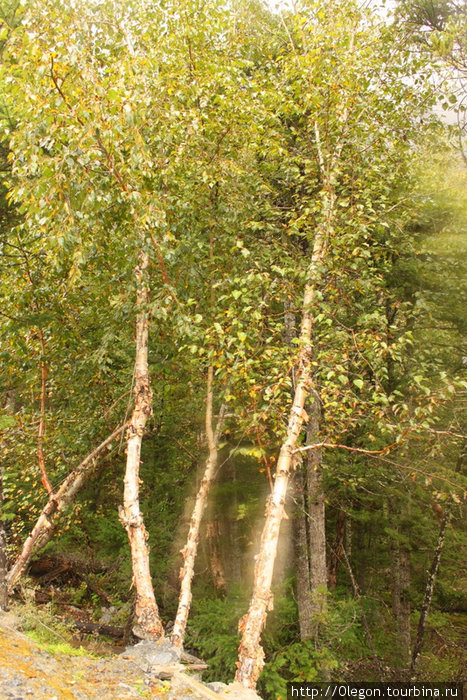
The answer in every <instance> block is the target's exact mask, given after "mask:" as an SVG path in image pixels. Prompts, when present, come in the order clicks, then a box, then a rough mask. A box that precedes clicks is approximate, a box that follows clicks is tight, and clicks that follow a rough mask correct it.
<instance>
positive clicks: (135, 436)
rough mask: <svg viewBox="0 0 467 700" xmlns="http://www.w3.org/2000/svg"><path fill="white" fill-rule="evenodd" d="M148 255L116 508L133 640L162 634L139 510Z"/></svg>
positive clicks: (139, 270) (148, 398)
mask: <svg viewBox="0 0 467 700" xmlns="http://www.w3.org/2000/svg"><path fill="white" fill-rule="evenodd" d="M148 264H149V256H148V254H147V253H146V252H144V251H141V252H140V254H139V263H138V265H137V267H136V270H135V277H136V285H137V293H136V308H137V316H136V339H135V372H134V383H135V384H134V395H135V403H134V407H133V414H132V416H131V419H130V425H129V428H128V431H127V460H126V470H125V478H124V489H123V507H121V508H120V509H119V515H120V520H121V522H122V525H123V527H124V528H125V530H126V531H127V535H128V540H129V542H130V550H131V564H132V571H133V585H134V586H135V590H136V604H135V617H136V625H135V626H134V628H133V632H134V634H136V636H137V637H142V638H147V639H158V638H159V637H162V636H163V634H164V629H163V627H162V622H161V619H160V616H159V609H158V607H157V603H156V598H155V596H154V589H153V586H152V580H151V572H150V569H149V547H148V545H147V539H148V533H147V531H146V528H145V526H144V521H143V516H142V513H141V510H140V507H139V468H140V463H141V443H142V439H143V433H144V428H145V426H146V422H147V419H148V418H149V416H150V415H151V413H152V392H151V386H150V377H149V367H148V333H149V318H148V311H147V304H148V301H149V289H148V286H147V282H146V270H147V267H148Z"/></svg>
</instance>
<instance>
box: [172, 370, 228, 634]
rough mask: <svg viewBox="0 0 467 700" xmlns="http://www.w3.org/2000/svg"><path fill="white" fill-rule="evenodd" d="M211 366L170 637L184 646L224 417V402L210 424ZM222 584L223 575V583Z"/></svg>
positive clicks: (211, 401) (211, 396)
mask: <svg viewBox="0 0 467 700" xmlns="http://www.w3.org/2000/svg"><path fill="white" fill-rule="evenodd" d="M213 374H214V371H213V368H212V366H211V367H209V369H208V381H207V396H206V437H207V442H208V449H209V454H208V458H207V460H206V467H205V470H204V474H203V478H202V480H201V484H200V486H199V489H198V493H197V495H196V500H195V505H194V508H193V513H192V516H191V520H190V529H189V531H188V537H187V542H186V545H185V546H184V548H183V549H182V550H181V554H182V557H183V565H182V567H181V569H180V596H179V602H178V609H177V614H176V616H175V622H174V626H173V630H172V634H171V641H172V643H173V644H174V645H175V646H177V647H183V642H184V639H185V631H186V625H187V621H188V615H189V613H190V606H191V598H192V593H191V582H192V579H193V576H194V567H195V559H196V554H197V551H198V542H199V530H200V526H201V520H202V517H203V513H204V511H205V509H206V502H207V496H208V493H209V489H210V487H211V484H212V481H213V478H214V476H215V473H216V468H217V461H218V456H217V444H218V442H219V435H220V432H221V428H222V424H223V421H224V413H225V406H224V405H223V406H222V408H221V410H220V413H219V418H218V421H217V425H216V428H215V430H214V429H213V425H212V406H213V386H212V384H213ZM223 585H224V586H225V579H224V584H223Z"/></svg>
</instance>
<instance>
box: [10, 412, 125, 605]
mask: <svg viewBox="0 0 467 700" xmlns="http://www.w3.org/2000/svg"><path fill="white" fill-rule="evenodd" d="M127 425H128V423H125V424H123V425H121V426H120V427H119V428H117V429H116V430H114V432H113V433H112V434H111V435H109V437H108V438H106V439H105V440H104V441H103V442H101V444H100V445H98V447H96V448H95V449H94V450H93V451H92V452H91V453H90V454H89V455H88V456H87V457H86V458H85V459H83V461H82V462H81V463H80V464H79V465H78V467H77V468H76V469H74V470H73V471H72V472H71V474H69V475H68V476H67V477H66V479H65V480H64V481H63V483H62V485H61V486H60V488H59V489H58V490H57V491H56V493H54V494H51V495H50V496H49V500H48V501H47V503H46V504H45V506H44V508H43V509H42V511H41V513H40V515H39V517H38V519H37V521H36V524H35V525H34V527H33V529H32V530H31V532H30V534H29V536H28V537H27V539H26V541H25V542H24V544H23V548H22V550H21V552H20V554H19V555H18V557H17V558H16V560H15V562H14V564H13V566H12V567H11V569H10V570H9V572H8V576H7V583H8V591H9V593H11V592H12V591H13V589H14V587H15V585H16V583H17V582H18V579H19V578H20V576H21V575H22V573H23V572H24V571H25V569H26V568H27V566H28V565H29V562H30V561H31V559H32V557H33V556H34V555H35V554H36V553H37V552H38V551H39V550H40V549H42V547H45V545H46V544H47V542H49V540H50V539H51V537H52V535H53V533H54V531H55V528H56V526H57V522H58V520H59V518H60V516H61V515H62V514H63V513H64V512H65V511H66V508H67V506H68V504H69V503H71V501H72V500H73V498H74V497H75V496H76V494H77V493H78V491H79V490H80V488H81V487H82V486H83V484H84V483H85V482H86V480H87V479H88V477H89V475H90V474H91V473H92V471H93V470H94V468H95V466H96V461H97V458H98V457H99V455H100V454H101V452H103V451H104V450H105V451H106V452H107V449H108V446H109V445H110V444H111V443H112V442H113V440H115V438H117V437H119V435H121V434H122V433H123V431H124V430H125V428H126V427H127Z"/></svg>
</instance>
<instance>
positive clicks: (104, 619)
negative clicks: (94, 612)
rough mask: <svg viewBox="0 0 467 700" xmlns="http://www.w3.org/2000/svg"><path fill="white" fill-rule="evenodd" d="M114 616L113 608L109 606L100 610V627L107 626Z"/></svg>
mask: <svg viewBox="0 0 467 700" xmlns="http://www.w3.org/2000/svg"><path fill="white" fill-rule="evenodd" d="M114 614H115V607H114V606H113V605H111V606H110V607H109V608H102V615H101V617H100V620H99V623H100V624H101V625H108V624H109V623H110V622H111V621H112V618H113V616H114Z"/></svg>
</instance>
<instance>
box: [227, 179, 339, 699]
mask: <svg viewBox="0 0 467 700" xmlns="http://www.w3.org/2000/svg"><path fill="white" fill-rule="evenodd" d="M334 204H335V194H334V191H333V189H332V188H327V189H326V190H325V196H324V197H323V214H324V221H323V222H322V224H321V225H320V226H318V229H317V231H316V234H315V240H314V245H313V253H312V258H311V263H310V266H309V269H308V275H307V280H308V281H307V284H306V287H305V293H304V298H303V306H302V322H301V329H300V351H299V356H298V362H297V373H296V376H295V382H296V384H295V391H294V397H293V402H292V408H291V410H290V414H289V423H288V428H287V435H286V439H285V441H284V442H283V444H282V447H281V450H280V453H279V458H278V461H277V467H276V475H275V482H274V488H273V491H272V493H271V495H270V497H269V499H268V504H267V507H266V521H265V524H264V528H263V533H262V536H261V544H260V551H259V554H258V556H257V559H256V566H255V573H254V584H253V594H252V598H251V601H250V606H249V609H248V612H247V614H246V615H245V616H244V617H243V618H242V620H241V621H240V624H239V629H240V631H241V632H242V639H241V642H240V647H239V658H238V662H237V673H236V676H235V678H236V680H237V681H238V682H240V683H242V684H243V685H244V686H246V687H250V688H254V687H255V686H256V682H257V680H258V677H259V674H260V673H261V670H262V668H263V665H264V652H263V649H262V648H261V645H260V639H261V633H262V630H263V628H264V625H265V623H266V616H267V611H268V610H270V609H271V608H272V593H271V581H272V575H273V570H274V562H275V559H276V554H277V544H278V540H279V529H280V525H281V521H282V518H283V517H284V504H285V499H286V495H287V487H288V482H289V477H290V472H291V470H292V469H293V467H294V466H295V464H296V458H295V455H294V451H295V450H296V448H297V440H298V437H299V435H300V434H301V432H302V427H303V424H304V423H305V422H306V421H307V420H308V416H307V414H306V412H305V410H304V407H305V402H306V400H307V398H308V395H309V392H310V389H312V380H313V378H312V365H311V360H312V346H311V337H312V333H311V332H312V313H311V311H312V306H313V302H314V301H315V296H316V291H317V286H316V285H317V280H318V278H319V268H320V266H321V264H322V262H323V260H324V255H325V248H326V245H327V242H328V238H329V236H330V233H331V230H332V220H333V217H334Z"/></svg>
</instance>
